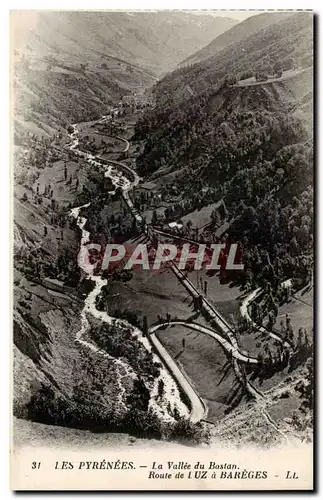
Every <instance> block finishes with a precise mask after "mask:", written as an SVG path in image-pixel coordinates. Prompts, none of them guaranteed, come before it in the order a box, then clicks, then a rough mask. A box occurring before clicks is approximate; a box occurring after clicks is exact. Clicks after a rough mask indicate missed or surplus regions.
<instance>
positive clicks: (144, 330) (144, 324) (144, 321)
mask: <svg viewBox="0 0 323 500" xmlns="http://www.w3.org/2000/svg"><path fill="white" fill-rule="evenodd" d="M142 333H143V336H144V337H146V335H147V333H148V320H147V316H144V317H143V318H142Z"/></svg>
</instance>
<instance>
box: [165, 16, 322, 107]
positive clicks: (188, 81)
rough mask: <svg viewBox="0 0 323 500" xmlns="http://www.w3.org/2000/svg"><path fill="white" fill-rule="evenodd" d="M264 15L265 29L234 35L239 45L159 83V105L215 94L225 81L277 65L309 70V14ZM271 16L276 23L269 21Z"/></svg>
mask: <svg viewBox="0 0 323 500" xmlns="http://www.w3.org/2000/svg"><path fill="white" fill-rule="evenodd" d="M263 16H265V20H266V21H267V22H268V24H269V26H268V27H266V28H263V29H261V28H260V29H258V30H257V31H256V32H255V33H253V34H251V35H249V34H248V33H245V36H244V37H243V38H242V39H241V40H240V39H239V36H237V38H238V39H239V41H238V42H236V43H232V44H230V45H229V46H226V47H225V48H223V49H222V50H219V51H217V52H216V53H215V54H214V55H212V56H211V57H209V58H208V59H206V60H203V61H201V62H200V63H197V64H193V65H191V66H187V67H184V68H180V69H178V70H176V71H174V72H173V73H170V74H169V75H166V77H165V78H163V79H162V80H161V81H160V82H158V84H157V86H156V95H157V98H158V99H159V101H160V104H161V106H165V104H166V105H167V101H170V100H171V101H172V103H171V104H170V107H171V106H173V101H175V102H176V101H179V102H180V101H181V100H183V99H190V98H191V97H192V96H196V95H200V94H201V93H202V92H204V91H205V92H206V94H207V93H208V92H212V91H213V92H214V90H216V89H217V88H219V86H220V85H221V84H222V83H224V81H225V79H226V78H227V79H230V78H234V79H238V80H239V79H243V78H248V77H249V76H251V75H252V74H254V73H255V72H257V71H262V70H266V71H267V72H269V73H274V69H275V66H276V65H279V66H280V67H281V68H282V70H289V69H292V68H296V67H302V68H307V67H311V66H312V65H313V19H312V14H310V13H305V12H298V13H293V14H292V15H285V16H283V19H282V20H281V19H280V17H279V16H278V17H276V14H274V13H268V14H263ZM257 17H258V16H255V18H251V19H257ZM272 17H273V18H274V19H275V20H276V21H278V22H275V23H272V22H270V21H271V19H272ZM247 21H248V20H247ZM247 21H245V22H247ZM239 26H240V25H237V26H235V27H234V28H232V30H230V31H231V33H233V34H234V33H235V32H236V31H237V33H238V35H240V28H239ZM215 43H216V40H215ZM188 86H189V91H188V89H187V87H188ZM169 96H170V97H169Z"/></svg>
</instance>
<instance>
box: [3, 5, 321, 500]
mask: <svg viewBox="0 0 323 500" xmlns="http://www.w3.org/2000/svg"><path fill="white" fill-rule="evenodd" d="M224 5H225V7H226V8H227V9H232V10H241V7H242V4H241V2H239V1H238V0H226V2H224V4H223V3H222V4H220V3H219V2H214V1H212V0H199V1H198V2H189V1H184V0H171V1H170V0H154V1H149V2H148V1H145V0H137V1H133V0H132V1H131V0H118V2H108V1H107V0H96V1H93V2H86V1H82V0H78V1H77V2H76V1H75V0H74V1H71V0H64V1H62V0H56V1H55V2H46V3H44V2H43V1H40V0H31V1H29V2H24V1H22V0H16V1H11V2H8V3H6V5H3V6H1V8H0V9H1V10H0V14H1V15H0V26H1V30H0V36H1V45H0V46H1V49H2V57H1V62H2V74H1V79H0V82H1V93H0V96H1V99H2V101H3V102H2V103H1V104H2V105H1V108H0V109H1V112H2V118H3V120H2V129H1V135H0V137H1V142H2V148H1V151H2V159H3V160H4V161H3V163H4V165H3V166H2V169H1V183H0V187H1V195H0V203H1V212H0V213H1V214H2V220H1V223H2V245H1V249H0V251H1V261H0V262H1V263H2V268H1V278H2V287H1V300H0V307H1V316H0V318H1V325H2V329H1V351H2V356H3V359H2V363H1V364H0V367H1V381H2V383H3V390H2V394H1V397H2V401H3V403H4V405H3V406H2V409H1V410H2V411H1V413H0V415H1V431H2V433H3V435H2V439H1V441H0V442H1V444H2V446H1V452H2V457H1V458H2V460H1V469H0V470H1V479H2V481H1V486H2V488H3V489H2V491H1V493H2V495H1V498H8V497H11V495H12V492H10V491H9V480H8V474H9V473H8V448H7V446H6V444H5V443H8V441H9V440H8V428H9V410H8V408H9V405H8V406H7V405H6V402H7V401H9V390H8V388H9V373H10V371H9V370H10V365H9V353H10V351H11V336H10V333H9V332H10V331H11V317H10V316H11V314H10V310H9V293H8V289H9V287H7V284H8V285H9V283H10V279H11V278H10V263H9V251H8V243H7V242H8V239H9V234H10V233H9V231H10V229H9V206H10V205H11V200H10V195H9V191H8V185H9V169H8V163H7V162H8V159H9V148H8V145H9V128H8V116H9V106H8V102H9V100H8V88H9V83H8V79H7V78H6V76H5V75H6V68H8V67H9V58H8V54H9V44H8V39H9V29H8V26H9V23H8V18H9V15H8V11H9V9H10V10H13V9H26V8H27V9H44V8H46V9H53V10H56V9H62V10H67V9H82V10H97V9H98V10H117V9H128V10H145V9H146V10H155V9H184V10H200V9H210V10H217V9H221V7H222V8H223V6H224ZM243 7H244V9H242V10H245V9H253V10H260V9H261V10H271V9H274V10H276V9H277V10H290V9H293V10H294V9H304V8H307V9H313V10H314V12H316V13H318V14H322V12H323V9H322V7H321V6H320V3H319V2H318V0H315V1H314V2H311V5H306V2H304V1H302V2H301V1H299V0H293V1H284V2H281V1H276V0H272V1H270V2H259V1H258V2H256V1H251V0H249V1H247V2H243ZM316 50H317V51H318V54H320V57H319V60H320V62H321V54H322V41H321V39H320V40H317V46H316ZM317 57H318V55H317ZM321 70H322V66H321V64H318V63H317V71H318V80H317V90H318V89H319V84H318V82H321V81H322V80H321V78H320V77H321ZM7 74H8V73H7ZM318 98H319V95H318V96H317V101H318ZM321 103H322V100H320V102H317V104H319V109H318V110H317V118H316V125H317V126H318V123H319V117H321V113H320V111H321V109H322V107H321V106H322V104H321ZM320 139H322V135H321V130H318V133H317V143H318V144H317V158H316V162H317V169H316V170H317V172H316V188H317V192H316V196H317V200H318V205H317V216H318V214H322V203H323V201H322V197H321V196H319V192H318V186H319V185H320V181H321V176H320V175H319V171H320V169H321V168H323V166H322V165H321V162H320V161H319V160H320V158H319V151H318V146H319V144H320V143H321V141H320ZM319 235H320V236H322V235H323V222H322V219H320V220H319V223H318V224H317V237H318V240H317V245H318V246H317V249H316V265H317V271H318V276H319V279H320V281H321V279H322V267H321V266H319V255H320V254H319V249H320V248H321V245H320V243H321V238H320V237H319ZM317 293H318V289H317ZM320 306H321V307H320ZM318 311H323V300H322V299H321V298H319V300H318V302H317V313H318ZM316 326H317V330H318V326H319V322H318V318H317V322H316ZM319 334H320V332H319V331H317V332H316V339H317V341H318V343H319V342H320V339H319ZM321 342H322V340H321ZM320 352H321V349H320ZM320 360H321V356H319V357H318V358H317V363H316V369H317V370H318V371H319V366H320ZM321 378H322V370H320V373H319V376H318V377H317V383H316V390H317V393H318V390H319V389H320V387H321V383H323V382H322V380H321ZM319 402H320V406H319V407H318V408H317V411H318V415H320V416H321V415H323V412H322V411H321V410H322V408H321V404H322V400H320V401H319ZM317 424H318V425H317V427H318V430H319V428H320V425H319V418H318V416H317ZM317 445H318V443H317ZM216 495H217V497H220V498H225V497H226V495H223V494H221V493H216ZM275 495H276V497H277V498H278V497H281V498H283V496H284V494H277V493H275ZM37 496H38V498H41V497H43V495H37ZM86 496H87V497H88V498H94V496H95V495H94V494H87V495H86ZM109 496H115V495H114V494H112V493H109ZM123 496H125V495H121V494H118V495H116V498H120V497H123ZM168 496H172V494H168ZM196 496H200V497H201V494H198V493H196ZM288 496H289V498H291V497H295V498H296V497H297V496H296V494H294V495H293V494H288ZM60 497H61V498H68V497H69V496H68V495H67V494H60Z"/></svg>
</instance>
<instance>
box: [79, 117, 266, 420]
mask: <svg viewBox="0 0 323 500" xmlns="http://www.w3.org/2000/svg"><path fill="white" fill-rule="evenodd" d="M108 119H109V116H104V117H102V118H101V120H100V121H99V123H103V122H104V121H106V120H108ZM72 127H73V132H72V133H71V134H70V138H71V139H72V143H71V145H70V146H69V147H70V150H71V151H73V152H74V153H75V154H76V155H79V156H82V157H84V158H85V159H86V160H87V162H88V163H89V164H90V165H94V166H101V167H102V166H103V167H106V171H105V173H104V175H105V176H106V177H109V178H110V179H111V181H112V183H113V185H114V186H115V188H116V189H117V188H121V190H122V195H123V198H124V200H125V202H126V204H127V206H128V208H129V210H130V211H131V213H132V215H133V216H134V217H135V219H136V221H137V222H138V223H139V224H140V226H141V228H142V231H143V233H144V234H145V235H146V237H147V238H148V239H150V237H151V234H152V233H153V232H154V228H152V227H151V226H149V225H148V224H147V223H146V222H145V221H144V219H143V217H142V215H141V214H140V212H139V211H138V210H137V208H136V207H135V206H134V203H133V201H132V199H131V197H130V195H129V191H130V190H131V189H132V188H133V187H135V186H136V185H138V183H139V181H140V178H139V176H138V175H137V173H136V172H134V171H133V170H132V169H131V168H130V167H129V166H127V165H125V164H124V163H121V162H117V161H111V160H108V159H106V158H103V157H100V156H94V155H92V154H89V153H86V152H83V151H80V150H79V149H78V147H79V139H78V132H79V131H78V125H77V124H75V125H72ZM128 147H129V143H128ZM127 150H128V149H127ZM129 177H130V179H131V180H129ZM87 206H89V204H87V205H84V206H82V207H77V208H74V209H72V210H71V215H72V216H73V217H74V218H76V219H77V223H78V226H79V227H80V229H81V230H82V241H81V245H84V244H86V243H87V242H88V238H89V233H88V232H87V231H85V230H84V225H85V223H86V219H85V218H83V217H80V211H81V209H82V208H84V207H87ZM170 268H171V270H172V271H173V273H174V274H175V275H176V277H177V278H178V280H179V282H180V283H181V284H182V285H183V286H184V287H185V288H186V290H187V291H188V293H189V294H190V295H191V296H192V297H195V298H197V297H201V299H200V300H201V302H202V308H201V312H202V313H204V315H205V316H206V317H207V318H208V320H210V319H211V320H212V321H214V322H215V323H216V325H217V327H218V328H219V330H220V332H221V334H220V333H217V332H215V331H214V330H212V329H211V328H208V327H204V326H202V325H199V324H197V323H194V322H186V321H180V320H178V321H172V322H169V323H163V324H158V325H154V326H152V327H151V328H150V329H149V334H150V335H149V338H150V341H151V344H152V345H153V346H154V348H155V349H156V351H157V353H158V355H159V357H160V358H161V359H162V360H163V362H164V364H165V365H166V366H167V368H168V370H169V372H170V374H171V376H172V378H173V379H174V380H175V381H176V382H177V384H178V385H179V387H180V388H181V390H182V392H184V393H185V394H186V396H187V398H188V400H189V401H190V407H191V414H190V418H191V420H192V421H193V422H197V421H199V420H201V419H203V418H205V416H206V414H207V408H206V406H205V404H204V403H203V401H202V399H201V398H200V396H199V395H198V393H197V392H196V390H195V389H194V388H193V387H192V385H191V383H190V382H189V380H188V379H187V378H186V376H185V375H184V374H183V372H182V371H181V370H180V368H179V366H178V365H177V363H176V362H175V361H174V360H173V358H172V357H171V356H170V354H169V353H168V352H167V350H166V349H165V348H164V347H163V345H162V344H161V342H160V341H159V340H158V338H157V337H156V335H155V333H156V332H157V331H158V330H160V329H161V328H164V327H167V326H171V325H181V326H184V327H185V328H190V329H192V330H195V331H198V332H200V333H203V334H205V335H208V336H210V337H212V338H214V339H215V340H216V341H217V342H218V343H219V344H220V345H221V346H222V347H223V349H224V350H225V351H226V352H227V353H230V355H231V356H232V358H233V367H234V370H235V373H236V375H237V377H238V379H239V380H240V381H241V382H242V383H243V384H244V386H245V387H246V389H247V390H248V391H249V393H250V394H251V395H252V396H254V397H255V398H258V397H259V396H262V393H261V392H260V391H257V390H256V389H255V388H254V387H253V386H252V385H251V384H250V383H249V381H248V380H246V377H245V376H244V375H243V373H242V371H241V368H240V366H239V362H242V363H249V364H253V365H255V364H257V363H258V360H257V359H256V358H254V357H251V356H248V355H247V354H245V353H243V352H241V351H240V349H239V346H238V343H237V339H236V336H235V332H234V330H233V329H232V327H231V326H230V324H229V323H228V322H227V321H226V319H225V318H223V316H222V315H221V314H220V313H219V312H218V311H217V310H216V309H215V308H214V307H213V306H212V305H211V304H210V302H209V301H208V300H207V299H206V298H205V297H204V296H203V295H202V294H201V292H200V291H199V290H198V289H197V288H196V287H195V286H194V285H193V284H192V282H191V281H190V280H189V279H188V277H187V276H186V275H185V274H184V273H183V272H182V271H181V270H180V269H179V268H178V267H177V265H176V264H175V263H174V262H172V263H170ZM91 279H92V280H94V281H95V282H96V285H95V289H94V291H92V292H90V294H89V295H88V297H87V298H86V300H85V307H84V310H83V312H82V328H81V330H80V331H79V332H78V335H77V339H76V340H77V341H78V342H80V343H82V344H83V345H84V346H86V347H88V348H90V349H92V350H95V351H96V352H99V353H101V350H100V349H98V348H97V347H96V346H94V344H91V343H90V342H88V341H86V340H84V339H83V335H84V333H85V331H86V330H87V329H88V320H87V317H86V315H87V314H88V313H91V314H93V315H94V316H96V317H98V318H99V316H100V318H101V319H103V316H102V315H106V316H107V317H105V318H104V320H105V321H108V322H111V320H112V319H114V320H115V318H111V317H110V316H109V315H108V314H107V313H100V312H99V311H97V310H96V307H95V299H96V297H97V296H98V294H99V293H100V290H101V288H102V286H104V285H106V283H107V280H104V279H102V278H101V277H98V276H92V277H91ZM252 300H253V299H252ZM246 310H247V307H246ZM136 330H138V329H136ZM137 333H138V332H137ZM139 333H140V336H139V338H140V339H141V341H143V337H142V335H141V334H142V332H140V331H139ZM145 340H147V339H145ZM146 347H147V346H146ZM147 348H148V347H147ZM103 354H104V352H103ZM105 355H107V353H105ZM107 356H108V355H107ZM120 364H121V363H120ZM131 375H132V374H131Z"/></svg>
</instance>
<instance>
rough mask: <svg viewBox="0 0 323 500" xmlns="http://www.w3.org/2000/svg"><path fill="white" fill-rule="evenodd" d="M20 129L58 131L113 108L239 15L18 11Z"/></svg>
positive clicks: (15, 65) (15, 72) (15, 45)
mask: <svg viewBox="0 0 323 500" xmlns="http://www.w3.org/2000/svg"><path fill="white" fill-rule="evenodd" d="M11 21H12V23H11V24H12V26H11V40H12V54H13V55H12V81H13V86H14V88H13V102H14V112H15V125H16V127H18V129H19V127H23V128H24V129H25V130H27V131H29V132H31V133H36V134H37V135H39V136H41V135H45V136H47V135H51V134H52V133H54V132H55V131H57V130H60V129H61V127H66V124H67V123H71V122H77V121H81V120H86V119H90V118H92V117H93V116H95V115H97V116H100V115H102V114H104V113H106V112H107V111H108V110H109V108H110V107H111V104H112V103H115V102H116V101H118V100H119V99H120V98H121V97H122V96H123V95H125V94H129V93H133V92H136V93H142V92H143V91H144V89H145V88H147V87H150V86H151V85H152V84H153V83H154V82H155V81H156V76H155V75H156V74H157V75H159V74H161V73H164V72H166V71H168V70H169V69H172V68H174V67H175V66H176V64H177V63H178V62H179V61H180V60H182V59H183V58H184V57H185V56H187V55H188V54H190V53H192V52H195V51H196V50H197V49H198V48H200V47H202V46H203V45H205V43H208V42H209V41H210V40H211V39H212V38H213V37H214V35H215V34H219V33H222V32H223V31H225V30H226V29H228V28H230V27H231V26H233V25H234V24H235V23H236V21H234V20H232V19H230V18H220V19H218V18H214V17H212V16H210V15H205V16H194V15H192V14H187V13H184V12H158V13H157V12H146V13H136V12H133V13H126V12H77V11H74V12H73V11H70V12H64V11H63V12H34V11H30V12H28V13H27V12H22V11H21V12H19V11H17V12H13V13H12V19H11Z"/></svg>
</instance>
